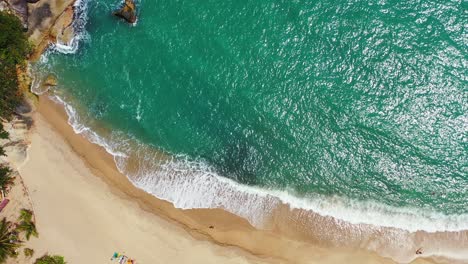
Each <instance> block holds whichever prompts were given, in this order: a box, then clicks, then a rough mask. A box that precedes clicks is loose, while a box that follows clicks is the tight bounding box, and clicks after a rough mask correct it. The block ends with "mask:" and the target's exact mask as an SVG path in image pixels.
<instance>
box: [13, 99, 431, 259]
mask: <svg viewBox="0 0 468 264" xmlns="http://www.w3.org/2000/svg"><path fill="white" fill-rule="evenodd" d="M34 120H35V125H34V127H33V129H32V132H31V139H30V141H31V146H30V148H29V150H28V159H27V161H26V162H25V164H24V165H23V166H22V167H21V168H20V173H21V175H22V177H23V179H24V182H25V184H26V186H27V187H28V188H29V190H30V194H31V199H32V201H33V205H34V210H35V213H36V218H37V225H38V229H39V232H40V237H39V238H38V239H32V240H31V242H30V243H31V246H33V247H34V248H38V250H39V251H44V252H46V251H48V252H51V253H56V254H62V255H64V256H65V257H66V258H67V259H68V260H69V261H70V263H77V262H79V261H82V260H83V256H87V258H90V259H94V260H96V261H98V262H99V263H101V261H102V262H105V261H107V260H108V259H109V257H110V255H111V254H112V253H113V251H124V252H125V253H127V254H128V255H129V256H131V257H134V258H136V259H137V260H140V263H159V262H160V261H161V262H160V263H168V262H167V261H169V260H171V262H172V263H202V262H203V263H210V262H213V263H262V262H268V263H344V262H346V263H394V262H393V261H391V260H390V259H388V258H383V257H380V256H378V255H377V254H375V253H371V252H367V251H364V250H356V249H347V248H330V247H325V246H322V245H321V244H320V242H315V243H314V242H313V241H307V240H305V239H303V238H301V237H296V238H294V237H293V236H294V234H292V235H291V236H288V237H286V236H284V235H283V234H281V233H278V232H277V230H274V229H273V230H266V231H264V230H257V229H255V228H253V227H252V226H251V225H250V224H249V223H248V222H247V221H246V220H245V219H242V218H240V217H237V216H235V215H233V214H231V213H229V212H226V211H223V210H220V209H194V210H180V209H176V208H174V207H173V206H172V204H170V203H168V202H166V201H162V200H159V199H157V198H155V197H154V196H151V195H149V194H147V193H145V192H144V191H142V190H140V189H138V188H136V187H134V186H133V185H132V184H131V183H130V182H129V181H128V179H127V178H126V177H125V176H124V175H122V174H121V173H120V172H119V171H118V170H117V168H116V166H115V164H114V161H113V158H112V156H111V155H109V154H108V153H107V152H106V151H105V150H104V149H103V148H101V147H99V146H97V145H94V144H92V143H90V142H88V141H87V140H86V139H85V138H84V137H82V136H80V135H77V134H75V133H74V131H73V129H72V128H71V127H70V126H69V125H68V123H67V121H66V120H67V117H66V114H65V112H64V110H63V108H62V106H60V105H58V104H56V103H54V102H52V101H51V100H49V99H47V97H44V96H42V97H41V98H40V100H39V104H38V111H37V113H35V114H34ZM210 226H212V227H213V228H210ZM164 260H166V261H164ZM417 262H418V263H428V262H427V261H425V260H419V261H417Z"/></svg>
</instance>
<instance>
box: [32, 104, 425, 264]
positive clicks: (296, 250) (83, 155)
mask: <svg viewBox="0 0 468 264" xmlns="http://www.w3.org/2000/svg"><path fill="white" fill-rule="evenodd" d="M37 114H39V115H41V116H43V117H46V118H44V120H45V121H46V122H47V123H48V124H49V125H50V126H51V127H52V128H53V130H55V131H56V132H57V133H58V134H59V135H60V136H61V137H62V138H63V140H64V141H65V142H66V143H67V145H69V146H70V148H71V149H72V150H73V152H74V153H76V154H77V155H78V156H79V157H80V159H82V160H83V161H84V163H85V165H86V166H87V167H88V168H89V169H90V171H91V172H92V173H93V174H94V175H95V176H96V177H98V178H99V179H101V180H103V181H104V183H105V184H106V185H107V186H108V187H109V189H110V191H111V192H112V194H113V195H116V196H118V197H120V198H122V199H126V200H130V201H134V202H136V203H137V204H138V206H139V207H140V208H141V209H142V210H144V211H145V212H150V213H152V214H154V215H157V216H158V217H162V218H163V219H165V220H168V221H170V222H172V223H174V224H176V225H177V226H179V227H182V228H184V229H185V230H186V231H187V232H188V233H189V234H191V236H193V237H195V238H197V239H199V240H205V241H210V242H214V243H215V244H218V245H223V246H236V247H238V248H241V249H243V250H245V251H247V252H249V253H250V254H252V255H254V256H263V257H270V258H273V259H278V260H284V261H287V262H292V263H308V262H310V261H312V260H314V259H315V260H316V261H318V262H320V263H339V262H341V261H345V260H347V259H348V258H349V257H350V256H352V257H353V259H355V260H356V263H377V262H378V263H394V262H393V261H392V260H390V259H387V258H383V257H380V256H378V255H377V254H375V253H372V252H368V251H365V250H359V249H358V250H356V249H351V248H329V247H323V246H321V245H320V244H313V243H310V241H301V239H300V238H299V237H298V238H297V239H290V238H286V237H285V236H283V234H281V233H282V232H278V231H276V232H275V231H274V230H273V231H265V230H257V229H255V228H254V227H252V226H251V225H250V224H249V223H248V222H247V220H245V219H243V218H241V217H238V216H236V215H233V214H231V213H229V212H227V211H224V210H221V209H190V210H182V209H177V208H175V207H174V206H173V205H172V204H171V203H169V202H167V201H163V200H159V199H157V198H156V197H154V196H152V195H151V194H148V193H146V192H144V191H143V190H140V189H138V188H137V187H135V186H133V184H131V182H130V181H129V180H128V179H127V178H126V176H124V175H123V174H121V173H120V172H119V171H118V170H117V168H116V166H115V163H114V161H113V157H112V156H111V155H110V154H108V153H107V152H106V151H105V150H104V149H103V148H102V147H100V146H98V145H95V144H93V143H91V142H89V141H88V140H87V139H86V138H84V137H82V136H81V135H78V134H75V133H74V131H73V129H72V127H71V126H70V125H69V124H68V123H67V118H68V117H67V115H66V113H65V111H64V109H63V107H62V106H61V105H58V104H56V103H55V102H53V101H51V100H50V99H48V98H47V96H46V95H43V96H41V97H40V99H39V102H38V106H37ZM35 119H36V118H35ZM33 129H34V128H33ZM33 133H34V132H33ZM210 226H214V228H210ZM311 251H312V254H311ZM414 263H427V262H426V261H424V260H422V259H419V260H418V261H417V262H414Z"/></svg>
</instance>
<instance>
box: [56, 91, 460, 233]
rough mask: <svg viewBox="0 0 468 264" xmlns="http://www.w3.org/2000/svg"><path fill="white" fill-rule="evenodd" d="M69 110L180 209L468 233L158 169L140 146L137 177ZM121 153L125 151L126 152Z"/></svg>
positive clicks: (74, 122) (356, 204)
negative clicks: (301, 214)
mask: <svg viewBox="0 0 468 264" xmlns="http://www.w3.org/2000/svg"><path fill="white" fill-rule="evenodd" d="M53 99H54V100H55V101H56V102H59V103H60V104H62V105H64V107H65V109H66V112H67V114H68V116H69V120H68V122H69V124H70V125H71V126H72V127H73V129H74V131H75V133H77V134H82V135H84V136H86V137H87V138H88V139H89V140H90V141H91V142H93V143H95V144H98V145H100V146H102V147H104V148H105V149H106V150H107V151H108V152H109V153H110V154H111V155H113V156H114V157H115V161H116V164H117V166H118V168H119V170H120V171H121V172H122V173H124V174H126V175H127V176H128V177H129V179H130V180H131V181H132V182H133V183H134V185H135V186H137V187H138V188H140V189H142V190H144V191H146V192H148V193H150V194H152V195H154V196H156V197H158V198H160V199H164V200H167V201H170V202H172V203H173V204H174V205H175V206H176V207H177V208H182V209H192V208H222V209H225V210H227V211H230V212H232V213H234V214H236V215H239V216H241V217H243V218H246V219H247V220H248V221H249V222H250V223H251V224H252V225H254V226H256V227H259V228H261V227H262V226H263V224H264V223H263V220H264V219H265V216H268V215H269V214H270V213H271V211H272V210H273V209H274V208H276V207H277V206H279V205H281V204H287V205H289V206H290V207H291V208H296V209H304V210H310V211H313V212H315V213H317V214H319V215H322V216H330V217H333V218H336V219H340V220H343V221H345V222H347V223H351V224H369V225H373V226H378V227H390V228H398V229H402V230H406V231H409V232H416V231H426V232H439V231H450V232H454V231H462V230H468V214H461V215H445V214H443V213H439V212H431V211H428V210H422V209H418V208H410V207H391V206H388V205H384V204H380V203H377V202H372V201H356V200H351V199H347V198H343V197H339V196H331V197H329V196H323V195H317V194H316V195H310V196H307V197H298V196H296V195H295V194H294V193H293V192H291V191H279V190H272V189H262V188H258V187H253V186H246V185H242V184H239V183H237V182H235V181H233V180H230V179H228V178H225V177H222V176H220V175H218V174H217V173H216V172H214V170H213V169H212V168H211V167H210V166H208V165H206V164H205V163H204V162H201V161H191V160H189V159H187V158H185V157H180V156H179V157H174V158H173V159H172V160H170V161H166V162H164V163H163V164H159V162H158V160H157V159H158V158H154V157H151V156H146V154H145V153H144V152H145V151H146V149H148V147H146V148H145V147H144V146H143V145H142V144H139V146H140V150H138V151H141V152H142V153H139V154H138V157H140V159H141V163H140V167H139V169H138V171H137V172H128V171H127V170H126V165H127V164H128V157H129V156H131V155H135V154H132V153H125V152H124V151H125V148H122V146H121V145H118V144H116V142H110V140H106V139H104V138H102V137H101V136H99V135H98V134H97V133H96V132H94V131H93V130H91V129H90V128H89V127H87V126H85V125H83V123H82V122H81V120H80V118H79V115H78V114H77V112H76V110H75V109H74V108H73V107H72V106H70V105H69V104H67V103H66V102H64V101H63V100H62V99H60V97H58V96H54V97H53ZM122 149H124V150H123V151H122Z"/></svg>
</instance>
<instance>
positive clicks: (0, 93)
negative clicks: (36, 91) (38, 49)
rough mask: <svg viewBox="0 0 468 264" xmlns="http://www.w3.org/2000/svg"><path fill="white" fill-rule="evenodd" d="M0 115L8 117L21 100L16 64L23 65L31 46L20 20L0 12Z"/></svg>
mask: <svg viewBox="0 0 468 264" xmlns="http://www.w3.org/2000/svg"><path fill="white" fill-rule="evenodd" d="M0 32H2V34H0V116H1V117H3V118H6V119H9V118H10V117H11V115H12V114H13V112H14V109H15V107H16V106H17V105H18V104H19V103H20V102H21V99H22V95H21V93H20V91H19V90H18V78H17V66H24V63H25V60H26V57H27V56H28V54H29V52H30V50H31V48H30V45H29V42H28V40H27V38H26V35H25V34H24V32H23V27H22V25H21V22H20V20H19V19H18V18H17V17H16V16H14V15H11V14H8V13H5V12H0Z"/></svg>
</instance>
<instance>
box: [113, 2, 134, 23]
mask: <svg viewBox="0 0 468 264" xmlns="http://www.w3.org/2000/svg"><path fill="white" fill-rule="evenodd" d="M113 14H114V15H115V16H118V17H120V18H123V19H125V21H127V22H128V23H132V24H133V23H135V21H136V19H137V15H136V7H135V2H134V1H133V0H125V2H124V3H123V5H122V7H121V8H120V9H118V10H116V11H114V12H113Z"/></svg>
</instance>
